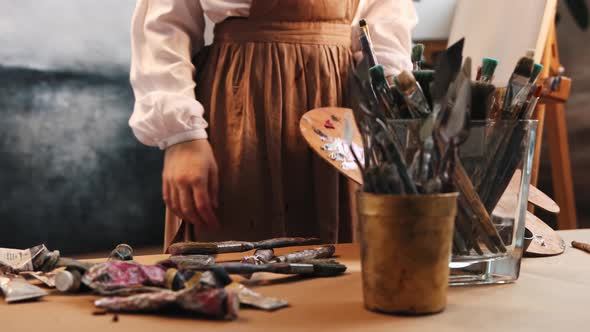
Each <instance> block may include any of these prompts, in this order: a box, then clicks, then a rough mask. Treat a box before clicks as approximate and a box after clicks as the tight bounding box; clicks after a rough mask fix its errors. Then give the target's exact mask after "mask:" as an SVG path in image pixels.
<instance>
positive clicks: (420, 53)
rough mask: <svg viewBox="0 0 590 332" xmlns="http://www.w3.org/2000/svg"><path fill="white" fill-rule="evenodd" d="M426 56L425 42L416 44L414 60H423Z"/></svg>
mask: <svg viewBox="0 0 590 332" xmlns="http://www.w3.org/2000/svg"><path fill="white" fill-rule="evenodd" d="M423 57H424V44H416V45H414V48H412V62H414V63H416V62H422V58H423Z"/></svg>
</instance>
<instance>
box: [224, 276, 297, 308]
mask: <svg viewBox="0 0 590 332" xmlns="http://www.w3.org/2000/svg"><path fill="white" fill-rule="evenodd" d="M226 289H228V290H232V291H235V292H236V293H237V294H238V298H239V299H240V303H241V304H244V305H248V306H251V307H253V308H256V309H262V310H266V311H274V310H277V309H281V308H285V307H288V306H289V302H287V301H285V300H281V299H277V298H273V297H266V296H263V295H261V294H259V293H256V292H255V291H253V290H251V289H250V288H248V287H246V286H244V285H242V284H240V283H238V282H233V283H231V284H230V285H229V286H227V287H226Z"/></svg>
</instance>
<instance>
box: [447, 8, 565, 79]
mask: <svg viewBox="0 0 590 332" xmlns="http://www.w3.org/2000/svg"><path fill="white" fill-rule="evenodd" d="M556 7H557V0H546V1H545V0H494V1H489V0H458V1H457V4H456V9H455V16H454V18H453V23H452V26H451V34H450V37H449V45H451V44H453V43H454V42H456V41H458V40H459V39H461V38H463V37H465V48H464V50H463V56H465V57H467V56H469V57H471V58H472V61H473V68H472V72H475V71H476V70H477V66H478V65H479V64H480V63H481V59H482V58H483V57H486V56H487V57H492V58H496V59H498V60H499V61H500V65H499V66H498V69H497V70H496V75H495V79H494V83H495V84H496V85H497V86H505V85H506V83H507V82H508V79H509V78H510V75H511V73H512V71H513V70H514V66H515V65H516V63H517V62H518V59H520V58H521V57H522V56H524V55H525V54H526V52H527V51H528V50H535V61H536V62H540V61H541V57H542V56H543V50H544V48H545V42H546V40H547V34H548V33H549V27H550V24H551V23H552V20H554V19H555V10H556Z"/></svg>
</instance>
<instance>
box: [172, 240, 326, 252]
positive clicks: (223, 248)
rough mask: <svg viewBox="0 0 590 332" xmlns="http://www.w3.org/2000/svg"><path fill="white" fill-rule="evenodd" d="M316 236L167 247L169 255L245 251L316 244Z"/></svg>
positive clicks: (188, 243) (180, 243)
mask: <svg viewBox="0 0 590 332" xmlns="http://www.w3.org/2000/svg"><path fill="white" fill-rule="evenodd" d="M318 242H319V239H317V238H301V237H294V238H276V239H270V240H264V241H259V242H246V241H225V242H178V243H174V244H173V245H171V246H170V248H168V251H169V252H170V254H171V255H194V254H196V255H213V254H224V253H231V252H245V251H250V250H254V249H274V248H283V247H294V246H303V245H308V244H317V243H318Z"/></svg>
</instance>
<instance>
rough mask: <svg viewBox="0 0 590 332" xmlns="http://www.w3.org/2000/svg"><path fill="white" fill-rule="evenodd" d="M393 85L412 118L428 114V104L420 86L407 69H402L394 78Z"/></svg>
mask: <svg viewBox="0 0 590 332" xmlns="http://www.w3.org/2000/svg"><path fill="white" fill-rule="evenodd" d="M394 81H395V87H396V89H398V91H399V92H400V93H401V95H402V96H403V98H404V100H405V101H406V104H407V105H408V109H409V110H410V114H411V115H412V117H413V118H424V117H427V116H428V114H430V112H431V110H430V106H429V105H428V101H427V99H426V96H425V95H424V92H422V88H421V87H420V85H419V84H418V82H416V79H415V78H414V75H412V73H410V72H408V71H405V70H404V71H402V72H401V73H400V74H399V75H397V76H396V77H395V79H394Z"/></svg>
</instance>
